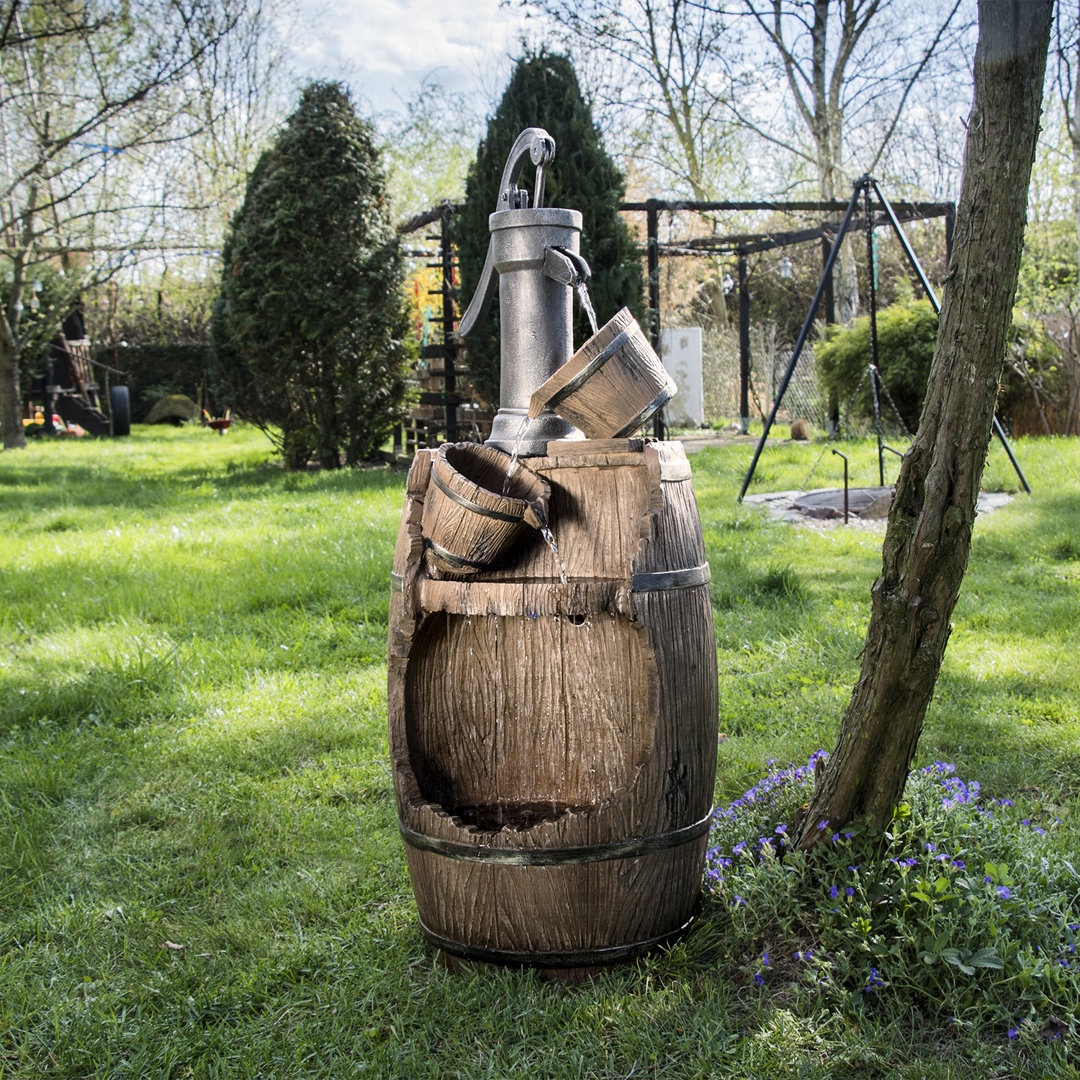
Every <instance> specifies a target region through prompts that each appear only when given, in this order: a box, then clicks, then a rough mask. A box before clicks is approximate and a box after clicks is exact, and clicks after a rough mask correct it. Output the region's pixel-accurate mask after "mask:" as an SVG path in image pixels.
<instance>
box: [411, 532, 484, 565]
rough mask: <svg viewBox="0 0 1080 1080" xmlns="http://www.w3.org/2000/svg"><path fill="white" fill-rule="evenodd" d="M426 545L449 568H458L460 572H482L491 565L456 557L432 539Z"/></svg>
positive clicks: (459, 556) (426, 541)
mask: <svg viewBox="0 0 1080 1080" xmlns="http://www.w3.org/2000/svg"><path fill="white" fill-rule="evenodd" d="M424 543H426V544H427V546H428V547H429V548H430V550H431V553H432V554H433V555H435V556H436V557H437V558H438V559H440V560H441V561H442V562H444V563H447V564H448V565H449V566H453V567H456V568H457V569H458V570H482V569H483V568H484V567H485V566H488V565H489V564H488V563H484V562H474V561H473V560H472V559H466V558H463V557H462V556H461V555H455V554H454V553H453V552H452V551H447V550H446V548H444V547H443V546H442V544H437V543H435V541H434V540H432V539H430V537H429V538H428V539H427V540H425V541H424Z"/></svg>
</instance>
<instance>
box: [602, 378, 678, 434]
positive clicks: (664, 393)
mask: <svg viewBox="0 0 1080 1080" xmlns="http://www.w3.org/2000/svg"><path fill="white" fill-rule="evenodd" d="M678 389H679V388H678V387H677V386H676V385H675V384H674V383H673V382H672V381H671V380H670V379H668V382H667V386H665V387H664V389H663V390H661V391H660V393H659V394H657V395H656V397H654V398H653V399H652V401H650V402H649V404H648V405H646V406H645V408H644V409H642V410H641V412H639V413H638V414H637V416H635V417H634V419H633V420H631V421H630V423H629V424H627V425H626V426H625V427H622V428H620V429H619V430H618V431H616V432H615V435H614V438H616V439H623V438H625V437H626V436H627V435H633V433H634V432H635V431H637V429H638V428H639V427H641V426H642V425H643V424H644V423H645V421H646V420H648V419H649V417H650V416H652V414H653V413H654V412H656V410H657V409H662V408H663V407H664V406H665V405H666V404H667V403H668V402H669V401H670V400H671V399H672V398H673V397H674V396H675V394H676V392H677V391H678Z"/></svg>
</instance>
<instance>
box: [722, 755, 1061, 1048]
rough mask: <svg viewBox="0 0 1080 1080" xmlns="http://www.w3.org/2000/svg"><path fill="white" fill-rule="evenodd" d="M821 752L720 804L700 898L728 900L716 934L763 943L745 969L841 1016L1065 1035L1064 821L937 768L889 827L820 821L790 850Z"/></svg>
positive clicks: (770, 987) (753, 978) (765, 986)
mask: <svg viewBox="0 0 1080 1080" xmlns="http://www.w3.org/2000/svg"><path fill="white" fill-rule="evenodd" d="M826 756H827V755H826V754H825V751H823V750H822V751H818V752H817V753H815V754H814V755H812V756H811V758H810V759H809V762H808V763H807V764H806V765H802V766H798V767H795V766H790V767H788V768H784V769H779V770H776V771H772V772H770V773H768V774H767V775H766V776H765V777H764V778H763V779H762V780H761V781H759V783H757V784H755V785H754V786H753V787H752V788H750V789H749V790H748V791H747V792H745V794H743V795H742V796H741V797H740V798H738V799H735V800H734V801H733V802H731V803H730V804H727V805H725V806H723V807H721V808H719V809H718V810H717V811H716V813H715V822H714V825H713V829H712V834H711V843H712V846H711V847H710V849H709V852H708V857H707V866H706V881H707V886H708V890H709V893H710V898H711V902H712V903H713V904H719V905H722V906H723V907H724V908H726V909H727V912H726V914H727V915H728V918H729V920H730V926H729V929H728V931H727V933H730V934H734V936H735V937H736V938H738V939H740V940H744V941H755V942H760V943H761V951H760V955H755V956H754V957H753V958H752V959H751V960H750V962H749V964H748V965H747V966H745V967H744V969H743V971H742V975H743V977H744V978H745V979H748V980H749V982H750V983H751V984H752V985H753V986H754V987H755V988H759V989H760V991H761V992H762V993H763V994H764V993H769V992H771V991H774V990H778V991H780V992H782V993H784V994H788V995H791V996H792V997H794V998H795V999H799V998H804V999H806V1001H807V1002H813V1003H817V1002H818V1001H825V1002H829V1003H831V1004H832V1005H833V1007H834V1008H836V1009H837V1010H838V1011H841V1012H847V1011H854V1012H855V1013H858V1014H873V1013H875V1012H878V1013H881V1014H882V1015H884V1016H888V1015H889V1014H890V1013H893V1012H895V1011H896V1010H897V1009H898V1008H899V1009H901V1010H904V1011H908V1010H911V1011H914V1012H915V1013H917V1014H918V1015H919V1016H920V1017H921V1020H922V1022H923V1023H924V1024H926V1025H927V1026H933V1027H936V1028H938V1029H939V1030H942V1031H945V1032H959V1031H960V1030H964V1031H966V1032H968V1033H970V1034H971V1035H973V1036H976V1037H978V1038H981V1039H989V1040H995V1039H996V1040H998V1041H1005V1040H1009V1041H1019V1042H1020V1043H1021V1044H1022V1045H1024V1046H1025V1047H1032V1046H1035V1045H1037V1044H1038V1043H1039V1042H1040V1041H1044V1042H1050V1041H1060V1042H1062V1043H1063V1044H1067V1043H1072V1042H1074V1041H1075V1039H1076V1035H1077V1026H1078V1019H1080V1018H1078V1017H1077V1015H1076V1010H1077V1005H1078V1003H1080V958H1078V957H1077V952H1076V943H1077V939H1078V937H1080V872H1078V870H1077V860H1076V851H1075V843H1074V833H1073V832H1072V830H1071V829H1069V828H1066V827H1064V823H1063V821H1062V819H1061V818H1060V817H1059V816H1057V814H1056V812H1055V811H1054V810H1052V809H1048V808H1046V807H1037V808H1036V809H1034V810H1032V809H1026V808H1024V807H1023V806H1020V807H1018V806H1017V804H1016V802H1015V801H1014V800H1013V799H1010V798H1007V797H986V796H984V795H983V793H982V791H981V789H980V785H979V783H978V782H977V781H974V780H972V781H968V782H965V781H964V780H963V779H962V778H961V777H959V776H958V775H957V774H956V769H955V767H954V766H953V765H951V764H946V763H944V762H940V761H936V762H934V763H932V764H930V765H927V766H924V767H923V768H921V769H919V770H917V771H916V772H915V773H914V774H913V775H912V776H911V777H910V779H909V780H908V784H907V788H906V790H905V796H904V801H903V803H902V804H901V805H900V806H899V807H897V810H896V813H895V816H894V819H893V822H892V824H891V826H890V827H889V828H888V829H887V830H885V831H884V832H882V833H880V834H873V833H870V832H868V831H866V830H864V829H862V828H860V827H859V826H857V825H854V826H842V827H841V828H840V829H836V830H834V829H831V828H830V827H829V826H828V825H823V826H822V830H823V831H822V837H821V839H820V841H819V843H818V844H817V846H816V848H815V850H814V851H813V852H812V853H807V852H798V851H794V850H792V849H791V847H790V845H789V844H788V837H787V833H788V825H789V823H790V822H792V821H793V820H794V818H795V816H796V814H797V813H798V810H799V808H800V806H801V805H805V802H806V801H807V800H808V799H809V797H810V794H811V792H812V790H813V783H814V766H815V762H816V761H818V760H819V759H821V758H824V757H826ZM769 764H774V763H769ZM1067 1057H1068V1054H1065V1055H1063V1059H1067Z"/></svg>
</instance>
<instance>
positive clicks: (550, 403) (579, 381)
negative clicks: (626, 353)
mask: <svg viewBox="0 0 1080 1080" xmlns="http://www.w3.org/2000/svg"><path fill="white" fill-rule="evenodd" d="M629 342H630V331H629V330H623V331H622V332H621V333H619V334H616V335H615V337H613V338H612V339H611V341H609V342H608V344H607V345H605V346H604V347H603V348H602V349H601V350H600V351H599V352H598V353H597V354H596V355H595V356H594V357H593V358H592V359H591V360H590V361H589V362H588V363H587V364H586V365H585V366H584V367H583V368H582V369H581V370H580V371H579V372H578V373H577V374H576V375H575V376H574V377H573V378H572V379H571V380H570V381H569V382H568V383H567V384H566V385H565V386H562V387H560V388H559V389H558V390H556V391H555V393H554V394H552V395H551V397H549V398H548V399H547V401H546V402H545V404H546V405H547V407H548V408H549V409H554V408H555V406H556V405H558V404H559V402H560V401H565V400H566V399H567V398H568V397H569V396H570V395H571V394H575V393H577V391H578V390H580V389H581V388H582V386H583V385H584V384H585V383H586V382H587V381H588V380H589V379H591V378H592V377H593V376H594V375H595V374H596V373H597V372H598V371H599V370H600V369H601V368H602V367H603V366H604V365H605V364H606V363H607V362H608V361H609V360H610V359H611V358H612V357H613V356H614V355H615V354H616V353H617V352H618V351H619V350H620V349H622V348H624V347H625V346H626V345H627V344H629Z"/></svg>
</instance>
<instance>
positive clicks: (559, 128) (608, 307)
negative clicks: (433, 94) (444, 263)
mask: <svg viewBox="0 0 1080 1080" xmlns="http://www.w3.org/2000/svg"><path fill="white" fill-rule="evenodd" d="M527 127H542V128H545V129H546V130H547V132H548V133H549V134H550V135H551V136H552V138H554V140H555V148H556V149H555V163H554V165H553V167H552V168H551V170H550V171H549V172H548V174H547V178H546V180H545V195H544V202H545V204H546V205H547V206H561V207H568V208H569V209H572V210H580V211H581V215H582V226H581V253H582V255H583V256H584V257H585V259H586V260H587V262H588V263H589V266H590V268H591V269H592V275H593V276H592V281H591V282H590V283H589V291H590V293H591V294H592V299H593V305H594V307H595V308H596V314H597V319H598V321H599V322H600V323H601V324H602V323H604V322H606V321H607V320H608V319H610V318H611V316H612V315H614V314H615V312H616V311H618V310H619V308H621V307H623V306H624V305H625V306H627V307H629V308H630V310H631V311H633V312H634V314H635V315H636V316H638V317H639V318H642V317H643V316H644V311H645V305H644V276H643V273H642V267H641V258H640V256H639V254H638V252H637V250H636V248H635V245H634V241H633V238H632V237H631V235H630V231H629V229H628V228H627V226H626V223H625V222H624V221H623V220H622V218H621V217H620V215H619V211H618V208H619V203H620V202H622V200H623V196H624V192H625V185H624V180H623V176H622V173H621V172H620V171H619V169H618V167H617V166H616V164H615V162H614V161H613V160H612V159H611V158H610V157H609V156H608V154H607V152H606V151H605V149H604V147H603V143H602V141H601V138H600V133H599V131H598V130H597V127H596V124H595V123H594V122H593V117H592V111H591V109H590V108H589V106H588V105H587V104H586V102H585V100H584V99H583V98H582V96H581V90H580V88H579V86H578V81H577V76H576V75H575V74H574V69H573V67H572V65H571V64H570V61H569V60H568V59H567V58H566V57H565V56H558V55H552V54H549V53H546V52H540V53H537V54H535V55H532V54H530V55H526V56H524V57H522V59H520V60H519V61H518V63H517V66H516V67H515V69H514V72H513V74H512V75H511V77H510V82H509V84H508V86H507V88H506V91H505V93H504V94H503V97H502V100H501V101H500V103H499V106H498V108H497V109H496V110H495V113H494V115H493V116H492V118H491V120H490V122H489V123H488V127H487V133H486V134H485V136H484V138H483V139H482V140H481V142H480V145H479V147H478V148H477V151H476V161H475V163H474V165H473V167H472V169H471V170H470V172H469V176H468V180H467V181H466V185H465V204H464V207H463V209H462V212H461V213H460V214H457V215H455V217H454V223H453V227H454V238H455V243H456V244H457V248H458V257H459V262H460V267H461V295H462V296H463V297H464V299H465V301H466V302H468V299H469V298H470V297H471V296H472V294H473V293H474V292H475V290H476V285H477V283H478V282H479V280H480V272H481V269H482V268H483V264H484V256H485V255H486V253H487V248H488V240H489V238H490V235H491V234H490V232H489V230H488V216H489V215H490V214H491V212H492V211H493V210H494V209H495V207H496V206H497V204H498V191H499V180H500V178H501V176H502V170H503V166H504V165H505V164H506V157H507V155H508V154H509V153H510V149H511V147H512V146H513V144H514V140H515V139H516V138H517V137H518V135H519V134H520V133H521V132H522V131H523V130H524V129H525V128H527ZM529 169H531V166H529V167H528V168H527V170H526V174H525V176H524V177H523V180H522V183H523V185H525V186H528V187H530V189H531V186H532V178H531V176H530V175H529ZM589 333H590V331H589V329H588V323H587V321H586V320H585V317H584V316H583V315H582V314H581V312H580V311H579V312H578V314H577V316H576V318H575V335H574V339H575V342H576V343H580V342H582V341H584V340H585V338H586V337H587V336H588V335H589ZM498 342H499V335H498V306H497V305H495V304H493V305H492V307H491V309H490V314H489V317H488V318H487V319H486V320H485V322H484V324H483V325H481V326H478V327H477V328H476V330H475V331H474V332H473V334H472V335H470V337H469V348H468V363H469V370H470V372H471V375H472V379H473V382H474V384H475V385H476V388H477V390H478V391H479V392H480V393H481V394H482V395H483V396H484V397H485V398H487V400H488V401H493V402H497V401H498V400H499V345H498Z"/></svg>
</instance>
